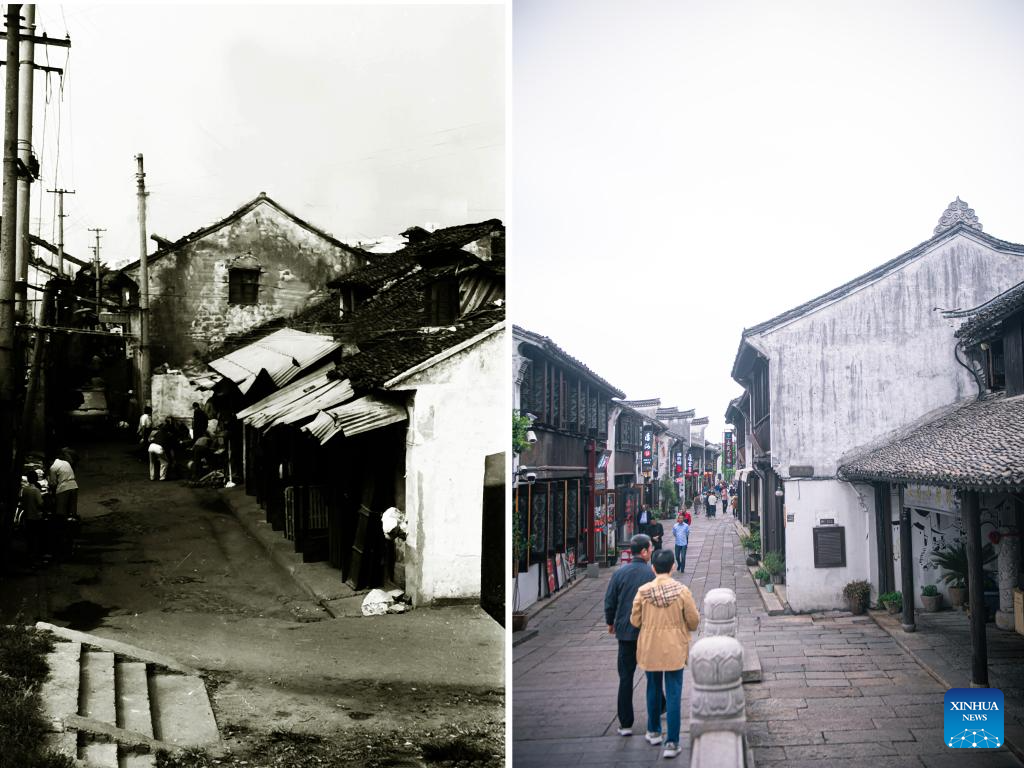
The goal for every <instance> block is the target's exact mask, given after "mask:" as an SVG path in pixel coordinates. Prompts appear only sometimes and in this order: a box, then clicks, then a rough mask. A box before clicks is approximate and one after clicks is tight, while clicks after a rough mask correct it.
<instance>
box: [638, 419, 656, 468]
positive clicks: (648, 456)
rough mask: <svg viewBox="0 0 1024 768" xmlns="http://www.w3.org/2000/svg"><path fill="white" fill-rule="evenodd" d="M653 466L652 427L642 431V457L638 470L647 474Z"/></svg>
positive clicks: (646, 427)
mask: <svg viewBox="0 0 1024 768" xmlns="http://www.w3.org/2000/svg"><path fill="white" fill-rule="evenodd" d="M653 466H654V427H653V426H645V427H644V431H643V456H642V457H641V459H640V468H641V469H642V470H643V471H644V472H649V471H650V470H651V467H653Z"/></svg>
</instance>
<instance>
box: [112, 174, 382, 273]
mask: <svg viewBox="0 0 1024 768" xmlns="http://www.w3.org/2000/svg"><path fill="white" fill-rule="evenodd" d="M263 203H267V204H268V205H270V206H272V207H274V208H276V209H277V210H278V211H280V212H281V213H282V214H284V215H285V216H287V217H288V218H289V219H291V220H292V221H294V222H295V223H296V224H298V225H299V226H300V227H302V228H303V229H306V230H307V231H309V232H312V233H313V234H315V235H319V236H320V237H322V238H324V239H325V240H327V241H328V242H329V243H331V244H332V245H336V246H338V247H339V248H345V249H346V250H349V251H351V252H352V253H358V254H362V255H364V256H365V257H366V258H367V259H370V258H372V257H373V256H374V255H375V254H370V253H368V252H366V251H364V250H362V249H361V248H357V247H356V246H354V245H348V244H347V243H343V242H341V240H339V239H338V238H336V237H334V236H333V235H331V234H328V233H327V232H325V231H324V230H322V229H320V228H319V227H316V226H314V225H313V224H310V223H309V222H308V221H306V220H305V219H303V218H300V217H299V216H296V215H295V214H294V213H292V212H291V211H289V210H288V209H287V208H285V207H284V206H283V205H281V204H280V203H279V202H277V201H276V200H274V199H273V198H271V197H270V196H269V195H267V193H266V192H260V193H259V194H258V195H257V196H256V197H254V198H253V199H252V200H250V201H249V202H247V203H245V204H244V205H242V206H240V207H238V208H236V209H235V210H234V211H232V212H231V213H229V214H228V215H227V216H225V217H224V218H223V219H220V220H218V221H215V222H214V223H213V224H210V225H208V226H205V227H201V228H200V229H197V230H194V231H192V232H189V233H188V234H187V235H183V236H182V237H179V238H178V239H177V240H175V241H173V242H171V244H170V245H169V246H164V245H161V246H160V247H159V248H157V250H156V251H155V252H153V253H151V254H149V255H147V256H146V260H147V263H152V262H153V261H155V260H157V259H160V258H163V257H164V256H166V255H167V254H169V253H173V252H174V251H176V250H178V249H179V248H181V247H183V246H185V245H188V244H189V243H192V242H195V241H196V240H199V239H200V238H203V237H206V235H208V234H210V233H211V232H216V231H217V230H219V229H222V228H223V227H225V226H227V225H228V224H231V223H233V222H235V221H238V220H239V219H240V218H242V217H243V216H244V215H245V214H247V213H249V212H250V211H253V210H255V209H256V207H257V206H259V205H261V204H263ZM163 240H164V239H163V238H161V241H163ZM138 266H139V259H136V260H135V261H133V262H131V263H130V264H125V265H124V266H123V267H121V269H122V270H124V271H127V270H132V269H136V268H137V267H138Z"/></svg>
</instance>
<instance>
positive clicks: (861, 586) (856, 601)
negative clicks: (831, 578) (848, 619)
mask: <svg viewBox="0 0 1024 768" xmlns="http://www.w3.org/2000/svg"><path fill="white" fill-rule="evenodd" d="M843 597H845V598H846V599H847V601H848V602H849V603H850V613H852V614H853V615H855V616H860V615H861V614H862V613H864V611H866V610H867V608H868V602H869V601H870V600H871V584H870V583H869V582H867V581H851V582H850V583H849V584H847V585H846V586H845V587H843Z"/></svg>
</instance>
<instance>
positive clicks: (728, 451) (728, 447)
mask: <svg viewBox="0 0 1024 768" xmlns="http://www.w3.org/2000/svg"><path fill="white" fill-rule="evenodd" d="M723 450H724V451H725V456H723V461H724V462H725V465H724V466H725V469H732V468H733V466H734V465H735V461H736V456H735V453H734V446H733V444H732V431H731V430H726V431H725V440H724V449H723Z"/></svg>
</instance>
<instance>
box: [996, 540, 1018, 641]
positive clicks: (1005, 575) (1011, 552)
mask: <svg viewBox="0 0 1024 768" xmlns="http://www.w3.org/2000/svg"><path fill="white" fill-rule="evenodd" d="M999 533H1000V539H999V555H998V559H997V560H996V564H997V567H998V569H999V610H998V611H996V626H997V627H999V629H1007V630H1011V631H1012V630H1013V588H1014V587H1015V586H1017V569H1018V567H1019V566H1020V538H1019V532H1018V530H1017V529H1016V528H1011V527H1009V526H1004V527H1002V528H1000V529H999Z"/></svg>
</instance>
